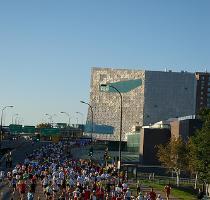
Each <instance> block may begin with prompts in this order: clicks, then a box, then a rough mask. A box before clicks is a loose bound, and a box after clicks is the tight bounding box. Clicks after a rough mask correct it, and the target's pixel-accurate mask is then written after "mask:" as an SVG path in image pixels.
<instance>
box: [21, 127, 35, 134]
mask: <svg viewBox="0 0 210 200" xmlns="http://www.w3.org/2000/svg"><path fill="white" fill-rule="evenodd" d="M23 132H24V133H35V132H36V129H35V126H24V127H23Z"/></svg>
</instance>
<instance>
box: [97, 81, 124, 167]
mask: <svg viewBox="0 0 210 200" xmlns="http://www.w3.org/2000/svg"><path fill="white" fill-rule="evenodd" d="M107 86H108V87H111V88H113V89H114V90H116V91H117V92H118V93H119V95H120V141H119V170H120V166H121V142H122V94H121V92H120V91H119V90H118V89H117V88H116V87H114V86H113V85H108V84H101V87H107Z"/></svg>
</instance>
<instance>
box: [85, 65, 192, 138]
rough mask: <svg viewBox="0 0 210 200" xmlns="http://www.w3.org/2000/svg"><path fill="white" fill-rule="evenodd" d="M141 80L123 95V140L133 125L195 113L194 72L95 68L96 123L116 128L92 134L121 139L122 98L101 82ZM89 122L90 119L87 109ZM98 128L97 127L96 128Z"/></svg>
mask: <svg viewBox="0 0 210 200" xmlns="http://www.w3.org/2000/svg"><path fill="white" fill-rule="evenodd" d="M136 79H141V81H142V84H141V85H140V86H139V87H136V88H135V89H133V90H132V91H130V92H127V93H122V96H123V137H122V139H123V140H126V137H125V133H128V132H131V130H132V128H133V127H134V126H143V125H149V124H153V123H155V122H158V121H161V120H166V119H168V118H173V117H180V116H186V115H193V114H195V95H196V79H195V75H194V74H193V73H189V72H171V71H167V72H164V71H147V70H129V69H112V68H92V72H91V91H90V102H89V103H90V105H91V106H92V107H93V113H94V114H93V115H94V125H95V127H97V126H98V125H99V126H100V125H107V126H110V127H113V133H112V134H108V132H107V134H106V131H102V132H103V134H100V133H99V132H100V131H99V130H100V129H97V130H98V131H97V133H95V134H94V135H93V136H94V137H97V138H99V139H102V140H119V124H120V97H119V94H118V93H111V92H101V91H100V89H99V88H100V85H101V84H105V83H115V82H121V81H128V80H136ZM87 121H88V122H90V121H91V112H90V110H89V111H88V116H87ZM94 130H96V128H94Z"/></svg>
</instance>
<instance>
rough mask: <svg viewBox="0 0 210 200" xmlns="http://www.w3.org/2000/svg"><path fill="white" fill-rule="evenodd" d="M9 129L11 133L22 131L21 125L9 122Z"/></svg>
mask: <svg viewBox="0 0 210 200" xmlns="http://www.w3.org/2000/svg"><path fill="white" fill-rule="evenodd" d="M9 130H10V132H11V133H22V132H23V130H22V125H17V124H10V125H9Z"/></svg>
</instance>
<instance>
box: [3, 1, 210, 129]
mask: <svg viewBox="0 0 210 200" xmlns="http://www.w3.org/2000/svg"><path fill="white" fill-rule="evenodd" d="M209 9H210V1H208V0H202V1H198V0H184V1H183V0H176V1H168V0H131V1H129V0H127V1H125V0H114V1H113V0H112V1H111V0H106V1H102V0H101V1H100V0H95V1H93V0H89V1H86V0H83V1H82V0H75V1H71V0H61V1H57V0H45V1H43V0H36V1H28V0H25V1H23V0H18V1H11V0H8V1H0V76H1V77H0V90H1V98H0V107H2V106H4V105H8V104H12V105H14V106H15V107H14V108H13V109H7V111H6V113H5V114H6V115H5V117H6V121H5V123H6V124H8V123H10V122H11V119H12V115H13V114H15V113H19V114H20V117H21V118H23V120H24V124H29V125H30V124H37V123H38V122H40V121H44V120H45V121H46V120H47V118H46V116H45V113H49V114H57V117H55V118H54V121H64V120H65V121H67V119H66V117H65V116H62V115H61V114H59V112H60V111H66V112H69V113H71V114H72V116H73V118H72V122H76V117H78V118H79V120H81V117H80V116H78V115H75V112H76V111H79V112H82V113H84V114H86V112H87V107H86V106H85V105H81V104H80V103H79V101H80V100H87V101H88V98H89V86H90V70H91V67H94V66H99V67H100V66H101V67H102V66H104V67H113V68H133V69H148V70H164V68H165V67H167V68H168V69H172V70H173V71H181V70H187V71H192V72H194V71H204V70H205V68H206V69H207V70H209V71H210V56H209V55H210V37H209V35H210V26H209V19H210V12H209Z"/></svg>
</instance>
